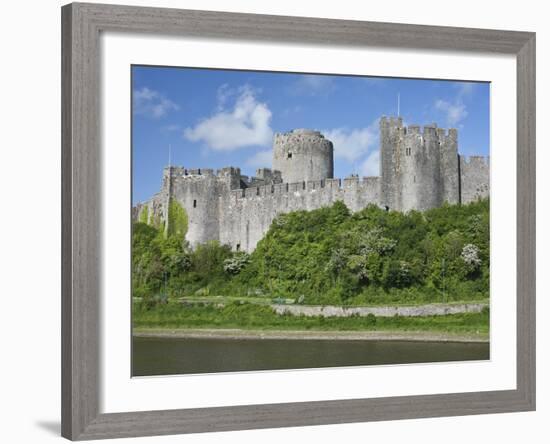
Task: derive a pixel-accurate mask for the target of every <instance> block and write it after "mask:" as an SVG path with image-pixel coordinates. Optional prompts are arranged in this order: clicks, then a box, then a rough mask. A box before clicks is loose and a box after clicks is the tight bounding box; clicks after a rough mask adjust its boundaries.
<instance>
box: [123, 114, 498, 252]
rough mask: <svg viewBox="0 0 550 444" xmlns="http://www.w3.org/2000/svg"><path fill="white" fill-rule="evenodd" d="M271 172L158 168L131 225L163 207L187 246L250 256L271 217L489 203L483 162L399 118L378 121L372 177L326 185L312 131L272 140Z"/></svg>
mask: <svg viewBox="0 0 550 444" xmlns="http://www.w3.org/2000/svg"><path fill="white" fill-rule="evenodd" d="M272 167H273V168H272V169H268V168H261V169H258V170H257V172H256V176H255V177H248V176H244V175H242V174H241V171H240V169H239V168H235V167H227V168H222V169H220V170H218V171H216V173H214V171H213V170H212V169H189V170H188V169H186V168H184V167H174V166H169V167H167V168H165V169H164V174H163V182H162V188H161V190H160V191H159V192H158V193H157V194H155V195H154V196H153V197H152V198H151V199H150V200H149V201H147V202H144V203H140V204H138V205H136V206H135V207H134V208H133V217H134V219H135V220H143V218H144V217H143V216H145V218H146V219H147V222H148V223H152V221H162V222H164V224H165V229H168V227H167V223H168V221H167V217H166V215H167V214H168V206H169V204H170V202H171V201H172V200H173V201H176V202H178V203H179V204H180V205H181V206H182V207H183V208H184V209H185V211H186V213H187V217H188V223H189V226H188V231H187V234H186V239H187V240H188V241H189V242H190V244H191V246H194V245H197V244H199V243H203V242H206V241H210V240H217V241H219V242H220V243H222V244H228V245H230V246H231V247H232V249H233V250H241V251H247V252H250V251H252V250H254V248H255V247H256V244H257V243H258V241H260V239H262V237H263V236H264V235H265V233H266V232H267V230H268V229H269V227H270V225H271V223H272V221H273V220H274V219H275V217H276V216H277V215H278V214H281V213H288V212H290V211H297V210H314V209H316V208H320V207H324V206H330V205H332V204H333V203H334V202H336V201H343V202H344V203H345V204H346V206H347V207H348V208H349V209H350V210H351V211H359V210H361V209H363V208H365V207H366V206H367V205H369V204H375V205H378V206H380V207H382V208H385V209H386V210H397V211H409V210H426V209H429V208H434V207H438V206H440V205H442V204H443V203H444V202H448V203H450V204H457V203H467V202H471V201H474V200H477V199H479V198H483V197H487V196H489V159H488V157H482V156H471V157H464V156H461V155H460V154H458V135H457V130H456V129H449V130H448V131H446V130H445V129H442V128H438V127H437V125H435V124H433V125H426V126H424V127H423V128H420V127H419V126H413V125H409V126H408V127H406V126H403V121H402V119H401V118H400V117H382V118H381V119H380V176H376V177H364V178H362V179H360V178H359V177H358V176H357V175H352V176H350V177H347V178H345V179H343V180H342V179H335V178H334V149H333V145H332V142H331V141H329V140H327V139H325V138H324V136H323V135H322V134H321V133H320V132H319V131H313V130H307V129H295V130H293V131H290V132H288V133H282V134H280V133H277V134H275V137H274V143H273V164H272Z"/></svg>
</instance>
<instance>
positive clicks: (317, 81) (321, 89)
mask: <svg viewBox="0 0 550 444" xmlns="http://www.w3.org/2000/svg"><path fill="white" fill-rule="evenodd" d="M333 89H334V80H333V79H332V77H328V76H322V75H312V74H303V75H301V76H300V77H299V78H298V79H297V80H296V81H295V82H293V83H292V84H291V85H290V92H291V93H292V94H295V95H309V96H316V95H320V94H328V93H330V92H331V91H332V90H333Z"/></svg>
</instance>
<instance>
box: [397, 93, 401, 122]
mask: <svg viewBox="0 0 550 444" xmlns="http://www.w3.org/2000/svg"><path fill="white" fill-rule="evenodd" d="M400 107H401V95H400V94H399V93H397V117H399V114H400V109H399V108H400Z"/></svg>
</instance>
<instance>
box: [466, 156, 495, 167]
mask: <svg viewBox="0 0 550 444" xmlns="http://www.w3.org/2000/svg"><path fill="white" fill-rule="evenodd" d="M489 161H490V158H489V156H460V162H461V164H462V165H469V166H479V167H489Z"/></svg>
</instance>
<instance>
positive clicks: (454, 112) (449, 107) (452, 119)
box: [435, 99, 468, 126]
mask: <svg viewBox="0 0 550 444" xmlns="http://www.w3.org/2000/svg"><path fill="white" fill-rule="evenodd" d="M435 109H437V110H438V111H441V112H443V113H444V114H445V118H446V120H447V125H450V126H455V125H457V124H458V123H459V122H461V121H462V120H464V119H465V118H466V117H467V116H468V111H466V105H464V103H463V102H462V100H460V99H457V100H456V101H455V102H454V103H451V102H447V101H446V100H441V99H439V100H436V102H435Z"/></svg>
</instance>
